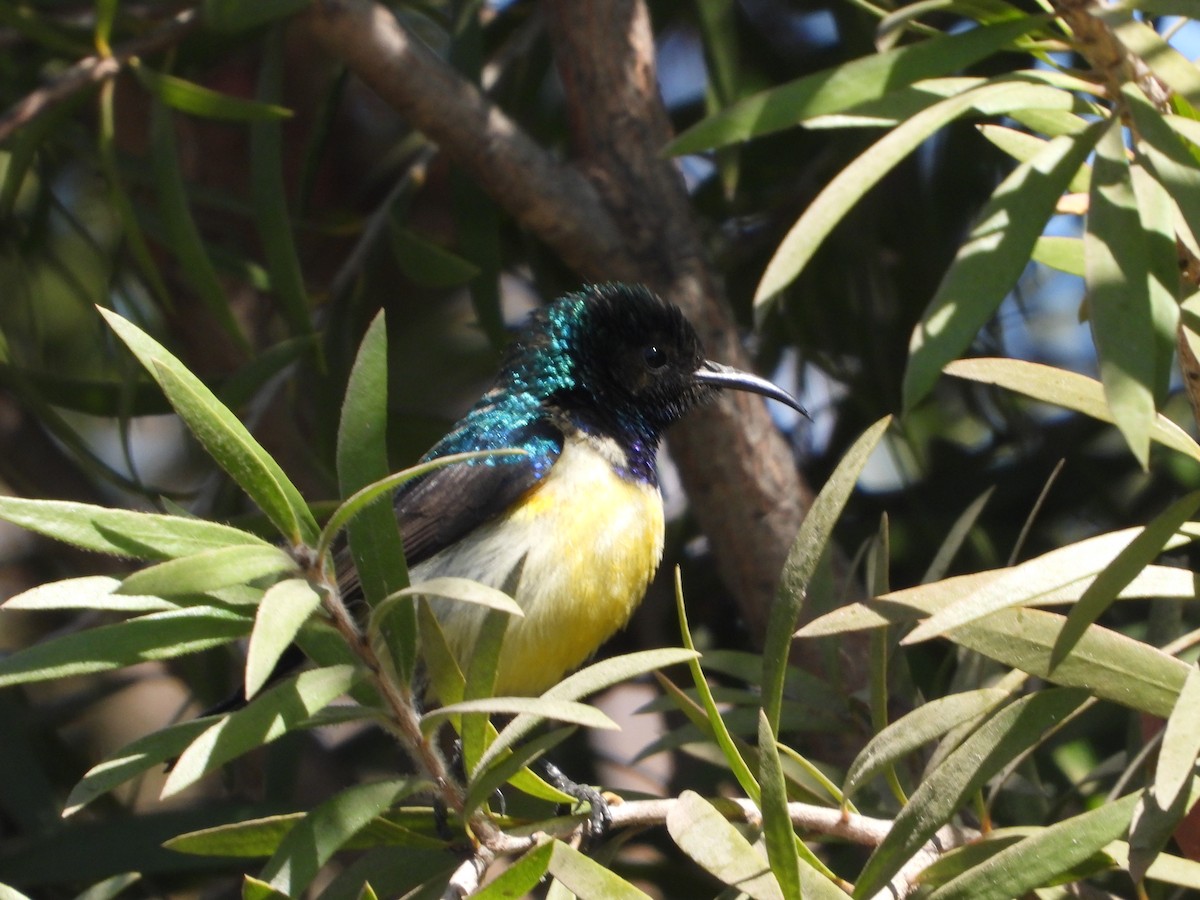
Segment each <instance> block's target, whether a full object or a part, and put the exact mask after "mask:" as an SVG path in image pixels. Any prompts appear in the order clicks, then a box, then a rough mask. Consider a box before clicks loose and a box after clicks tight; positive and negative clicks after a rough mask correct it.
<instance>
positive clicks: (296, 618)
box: [245, 578, 321, 699]
mask: <svg viewBox="0 0 1200 900" xmlns="http://www.w3.org/2000/svg"><path fill="white" fill-rule="evenodd" d="M320 606H321V595H320V594H318V593H317V592H316V591H315V590H313V587H312V585H310V584H309V583H308V582H307V581H305V580H304V579H302V578H289V579H288V580H287V581H281V582H279V583H278V584H274V585H272V586H271V587H270V588H268V589H267V592H266V593H265V594H263V598H262V602H261V603H259V605H258V612H257V614H256V615H255V617H254V630H253V631H251V632H250V645H249V647H248V648H247V650H246V680H245V684H246V699H250V698H251V697H253V696H254V695H255V694H257V693H258V692H259V689H261V688H262V686H263V685H264V684H266V683H267V680H268V679H269V678H270V677H271V673H272V672H274V671H275V664H276V663H277V662H279V657H280V656H282V655H283V651H284V650H286V649H287V648H288V646H289V645H290V644H291V643H292V641H293V640H295V637H296V635H297V634H299V632H300V628H301V627H302V626H303V625H304V623H305V622H306V621H308V617H309V616H311V615H312V614H313V613H314V612H316V611H317V609H319V608H320Z"/></svg>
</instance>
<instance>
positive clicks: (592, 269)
mask: <svg viewBox="0 0 1200 900" xmlns="http://www.w3.org/2000/svg"><path fill="white" fill-rule="evenodd" d="M307 17H308V23H309V25H310V27H311V29H312V32H313V34H314V36H315V37H316V38H317V40H318V41H319V42H320V43H321V44H322V45H323V46H324V47H325V49H326V50H328V51H329V53H331V54H332V55H333V56H334V57H336V58H337V59H340V60H341V61H343V62H344V63H345V64H346V65H347V66H348V67H349V68H350V69H351V71H353V72H354V74H355V75H357V76H358V77H359V78H361V79H362V80H363V81H364V82H366V83H367V84H368V85H369V86H370V87H371V88H372V89H373V90H374V91H375V92H376V93H377V94H379V96H380V97H382V98H383V99H384V100H385V101H387V102H388V103H389V104H390V105H391V106H392V107H393V108H395V109H396V110H397V111H398V112H400V113H401V114H402V115H404V117H405V118H406V119H407V120H408V122H409V124H411V125H412V126H413V127H414V128H417V129H418V130H420V131H422V132H424V133H425V134H426V135H428V136H429V137H430V138H431V139H432V140H434V141H436V142H437V143H438V145H439V146H440V147H441V149H442V151H443V152H444V153H445V154H446V155H447V156H448V157H449V158H450V159H452V160H454V162H455V163H457V164H458V165H459V166H461V167H462V168H463V169H464V170H466V171H467V173H468V174H470V175H471V177H472V178H474V179H475V180H476V181H477V182H478V183H479V185H480V186H481V187H482V188H483V189H484V190H485V191H487V192H488V193H489V194H490V195H491V196H492V197H493V198H494V199H495V200H496V202H498V203H499V204H500V205H501V206H503V207H504V208H505V209H507V210H508V212H509V213H510V214H511V215H512V216H513V217H514V218H515V219H516V220H517V221H518V222H519V223H521V225H523V226H524V227H525V228H527V229H529V230H530V231H531V232H533V233H534V234H536V235H537V236H538V237H539V238H541V239H542V240H543V241H545V242H546V243H547V244H548V245H549V246H550V247H551V248H553V249H554V250H555V252H557V253H558V254H559V256H561V257H562V258H563V260H564V261H565V262H566V263H567V264H568V265H570V266H571V267H572V268H574V269H576V270H577V271H579V272H580V273H581V274H583V275H584V276H585V277H587V278H592V279H596V280H604V279H614V278H621V279H629V278H631V277H633V274H634V273H633V272H632V270H631V269H630V267H629V265H628V263H627V261H626V258H625V253H624V247H623V243H622V240H621V235H620V233H619V232H618V231H617V228H616V226H615V224H614V223H613V220H612V218H611V217H610V216H609V215H608V213H607V211H606V210H605V209H604V207H603V205H602V204H601V202H600V198H599V196H597V194H596V192H595V190H593V188H592V186H591V185H590V184H589V183H588V182H587V179H585V178H583V177H582V176H581V175H580V174H579V173H578V172H576V171H575V170H573V169H571V168H570V167H569V166H566V165H563V164H562V163H560V162H559V161H558V160H556V159H555V158H554V157H553V156H552V155H551V154H550V153H548V152H546V151H545V150H544V149H543V148H542V147H540V146H538V145H537V144H536V143H535V142H534V141H533V140H531V139H530V138H529V136H528V135H526V134H525V133H524V132H523V131H522V130H521V129H520V128H519V127H518V126H517V125H516V123H514V122H513V121H512V120H511V119H510V118H509V117H508V116H506V115H505V114H504V112H503V111H501V110H500V109H499V108H498V107H496V105H495V104H493V103H492V102H491V101H490V100H489V99H488V98H487V97H486V96H484V94H483V93H482V92H481V91H480V90H479V89H478V88H477V87H476V86H475V85H473V84H471V83H470V82H469V81H467V80H466V79H464V78H462V77H461V76H460V75H459V74H458V73H457V72H456V71H454V69H453V68H451V67H450V66H449V65H447V64H446V63H445V62H443V61H442V60H441V59H440V58H439V57H438V56H436V55H435V54H434V53H433V52H432V51H431V50H430V49H429V48H428V47H426V46H425V45H424V44H423V43H422V42H421V41H420V40H419V39H418V38H416V37H415V36H413V35H412V34H410V33H409V32H408V31H407V30H406V29H405V28H404V27H403V26H402V25H401V24H400V23H399V22H398V21H397V20H396V17H395V16H393V15H392V13H391V12H389V11H388V10H387V9H385V8H384V7H382V6H380V5H378V4H376V3H372V2H370V0H317V2H315V3H314V4H313V6H312V8H311V10H310V11H309V13H308V14H307Z"/></svg>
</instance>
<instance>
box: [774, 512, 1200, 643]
mask: <svg viewBox="0 0 1200 900" xmlns="http://www.w3.org/2000/svg"><path fill="white" fill-rule="evenodd" d="M1130 533H1133V532H1132V530H1131V532H1130ZM1101 537H1105V535H1101ZM1089 540H1095V538H1090V539H1089ZM1060 549H1061V548H1060ZM1056 552H1058V551H1051V553H1056ZM1009 571H1011V567H1010V568H1008V569H990V570H987V571H984V572H976V573H974V574H971V575H955V576H953V577H951V578H946V579H943V580H942V581H937V582H933V583H930V584H923V585H918V586H917V587H913V588H906V589H904V590H901V591H892V592H891V593H890V594H884V595H883V596H882V597H876V598H875V599H874V600H873V601H871V602H870V603H849V604H847V605H846V606H843V607H840V608H838V609H836V610H834V611H833V612H830V613H826V614H825V615H823V616H821V617H820V618H817V619H814V620H813V621H811V622H809V623H808V624H807V625H805V626H804V627H803V628H801V629H800V630H799V631H798V632H796V637H799V638H814V637H828V636H829V635H834V634H845V633H847V632H851V631H862V630H865V629H868V628H883V627H885V626H887V625H899V624H902V623H905V622H913V621H916V620H917V619H923V618H925V617H926V616H929V615H932V614H933V613H935V612H937V611H938V610H940V609H945V608H946V607H947V606H950V605H951V604H952V603H954V602H956V601H958V600H960V599H961V598H962V597H965V596H967V595H968V594H974V593H976V592H978V591H980V590H982V589H983V587H984V586H985V585H988V584H991V583H992V582H994V581H996V580H997V579H998V578H1000V577H1002V576H1003V575H1004V574H1005V573H1007V572H1009ZM1090 583H1091V580H1090V578H1088V577H1086V576H1085V577H1083V578H1080V579H1078V580H1076V581H1072V582H1069V583H1067V584H1064V585H1061V586H1060V587H1058V588H1054V589H1051V590H1049V591H1047V592H1046V593H1044V594H1039V595H1037V596H1036V597H1031V598H1029V599H1028V600H1027V602H1028V603H1030V604H1036V605H1038V606H1052V605H1055V604H1066V603H1074V602H1075V601H1076V600H1078V599H1079V598H1080V597H1081V596H1083V592H1084V591H1085V590H1086V589H1087V586H1088V585H1089V584H1090ZM1146 597H1174V598H1177V599H1180V600H1195V599H1196V597H1197V591H1196V579H1195V577H1194V576H1193V574H1192V573H1191V572H1190V571H1189V570H1187V569H1180V568H1178V567H1175V566H1147V567H1146V568H1145V569H1143V570H1142V571H1141V572H1140V573H1139V574H1138V576H1137V577H1136V578H1134V580H1133V581H1132V582H1131V583H1130V584H1129V585H1128V586H1127V587H1126V588H1125V589H1123V590H1122V591H1121V593H1120V594H1118V595H1117V599H1118V600H1130V599H1144V598H1146Z"/></svg>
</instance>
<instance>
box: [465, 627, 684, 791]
mask: <svg viewBox="0 0 1200 900" xmlns="http://www.w3.org/2000/svg"><path fill="white" fill-rule="evenodd" d="M697 655H698V654H697V653H696V651H694V650H681V649H678V648H663V649H660V650H642V651H639V652H637V653H627V654H624V655H623V656H614V657H612V658H611V659H603V660H601V661H600V662H597V663H592V665H590V666H587V667H586V668H584V669H580V670H579V671H578V672H576V673H574V674H573V675H568V676H567V677H566V678H564V679H563V680H562V681H560V682H559V683H558V684H556V685H555V686H554V687H552V688H550V689H549V690H548V691H546V692H545V693H544V694H542V698H544V699H546V700H553V701H560V700H567V701H570V700H576V699H578V698H580V697H586V696H587V695H588V694H594V693H596V692H597V691H602V690H604V689H605V688H609V687H612V686H613V685H614V684H620V683H621V682H622V681H628V680H629V679H630V678H636V677H638V676H639V675H644V674H646V673H647V672H652V671H653V670H655V669H663V668H666V667H667V666H674V665H677V664H679V663H682V662H687V661H688V660H689V659H695V658H696V656H697ZM536 724H537V719H535V718H533V717H531V716H520V715H519V716H517V717H516V718H514V719H513V720H512V721H511V722H509V723H508V725H506V726H505V728H504V730H503V731H501V732H500V736H499V737H498V738H497V739H496V740H495V741H493V742H492V743H491V745H490V746H489V747H488V749H487V753H485V754H484V756H483V758H482V759H480V761H479V768H480V769H483V768H486V767H487V766H488V765H490V764H491V762H492V760H494V759H495V758H496V756H497V755H498V754H499V753H500V752H501V751H503V750H506V749H508V748H509V747H512V746H513V745H514V744H515V743H516V742H517V741H519V740H520V739H521V738H523V737H524V736H525V735H526V734H528V733H529V732H530V731H531V730H532V729H533V728H534V727H535V726H536Z"/></svg>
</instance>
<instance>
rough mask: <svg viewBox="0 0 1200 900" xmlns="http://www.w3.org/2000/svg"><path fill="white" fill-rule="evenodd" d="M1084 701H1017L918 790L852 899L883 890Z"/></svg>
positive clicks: (1077, 694) (1053, 694)
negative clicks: (973, 799)
mask: <svg viewBox="0 0 1200 900" xmlns="http://www.w3.org/2000/svg"><path fill="white" fill-rule="evenodd" d="M1085 699H1087V694H1085V693H1084V692H1083V691H1079V690H1069V689H1062V688H1051V689H1047V690H1043V691H1040V692H1038V693H1036V694H1031V695H1030V696H1028V697H1023V698H1021V699H1020V700H1017V701H1016V702H1014V703H1012V704H1010V705H1009V706H1007V707H1005V708H1004V709H1002V710H1000V711H999V712H998V713H996V714H995V715H994V716H993V717H992V718H991V719H989V720H988V721H987V722H985V723H984V724H983V725H981V726H980V727H979V728H978V729H977V730H976V731H975V732H974V733H973V734H971V735H970V736H969V737H968V738H967V739H966V740H965V741H963V742H962V744H960V745H959V747H958V748H957V749H956V750H954V751H953V752H952V753H951V754H950V755H949V756H947V757H946V759H945V761H944V762H943V763H942V765H940V766H939V767H938V768H937V769H935V770H934V771H933V772H930V773H929V774H928V775H926V777H925V778H924V780H922V782H921V783H920V784H919V785H918V786H917V789H916V790H915V791H914V792H913V794H912V796H911V797H910V798H909V801H908V803H907V804H906V805H905V806H904V808H903V809H901V810H900V814H899V815H898V816H896V819H895V821H894V823H893V825H892V828H891V830H890V831H889V832H888V834H887V836H886V837H885V838H884V839H883V842H882V843H880V845H879V846H878V847H877V848H876V849H875V851H874V852H873V853H872V854H871V856H870V858H869V859H868V860H867V863H866V865H865V866H864V867H863V870H862V873H861V874H860V875H859V878H858V881H857V882H856V883H855V889H854V896H855V897H856V898H860V897H871V896H873V895H874V894H875V893H876V891H879V890H880V889H882V888H883V886H884V885H886V884H887V882H888V881H889V880H890V879H891V878H892V876H894V875H895V874H896V873H897V872H898V871H899V870H900V868H901V867H902V866H903V865H904V863H905V862H907V861H908V860H909V859H910V858H911V857H912V855H913V853H914V852H916V851H917V850H918V849H919V848H920V847H921V845H923V844H924V843H925V842H926V841H928V840H929V839H930V838H931V837H933V835H934V833H935V832H936V831H937V830H938V829H939V828H941V827H942V825H944V824H945V823H946V822H947V821H949V819H950V817H951V816H953V815H954V813H955V812H956V811H957V810H958V809H959V808H960V807H961V806H962V805H963V804H964V803H965V802H966V800H967V798H968V797H970V795H971V794H973V793H974V792H975V791H977V790H979V788H981V787H983V785H984V784H986V783H987V781H988V779H990V778H991V777H992V776H993V775H994V774H996V772H998V771H1000V769H1001V768H1003V767H1004V765H1005V764H1007V763H1008V762H1009V761H1010V760H1011V759H1012V758H1013V757H1015V756H1016V755H1017V754H1018V753H1020V752H1022V751H1023V750H1025V749H1026V748H1028V747H1030V746H1032V745H1033V744H1035V743H1037V742H1038V741H1039V740H1040V739H1041V738H1042V734H1043V732H1044V731H1045V729H1047V728H1049V727H1050V726H1052V725H1054V724H1055V723H1057V722H1059V721H1061V720H1062V719H1063V718H1064V717H1065V716H1067V715H1068V714H1070V713H1071V712H1073V711H1074V710H1075V709H1076V708H1077V707H1078V706H1079V704H1081V703H1082V702H1083V701H1084V700H1085Z"/></svg>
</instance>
